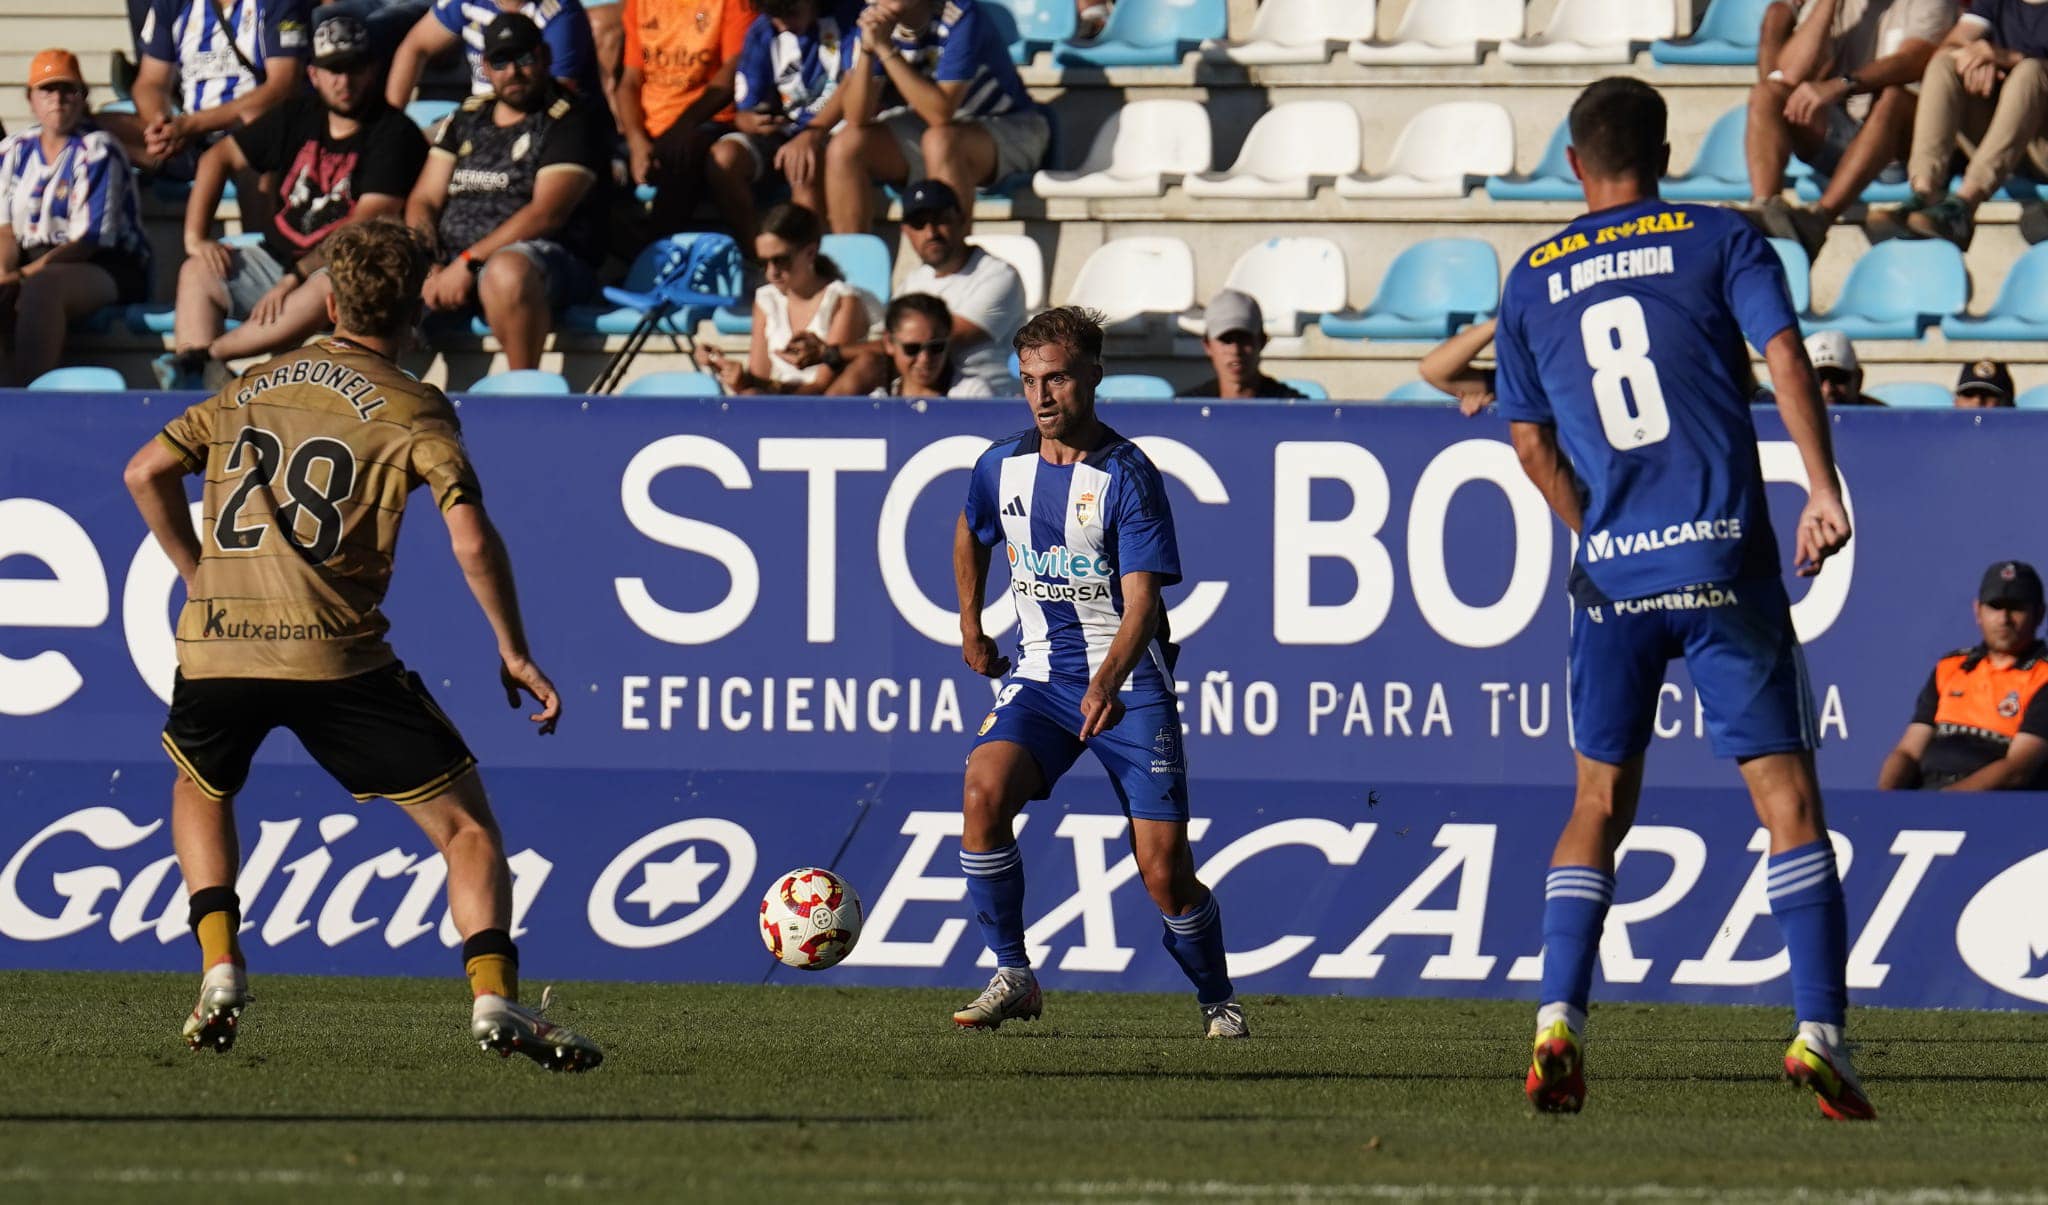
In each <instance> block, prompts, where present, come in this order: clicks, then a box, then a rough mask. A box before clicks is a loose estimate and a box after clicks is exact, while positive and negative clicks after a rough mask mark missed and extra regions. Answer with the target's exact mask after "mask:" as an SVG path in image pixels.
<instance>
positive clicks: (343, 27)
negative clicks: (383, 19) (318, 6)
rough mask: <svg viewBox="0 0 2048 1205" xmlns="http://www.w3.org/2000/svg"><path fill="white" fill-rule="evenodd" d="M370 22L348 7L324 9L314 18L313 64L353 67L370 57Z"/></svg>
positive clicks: (334, 68)
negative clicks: (339, 9) (344, 8)
mask: <svg viewBox="0 0 2048 1205" xmlns="http://www.w3.org/2000/svg"><path fill="white" fill-rule="evenodd" d="M370 57H371V56H370V26H369V24H368V23H367V22H365V21H364V20H363V19H362V18H361V17H359V16H357V15H356V14H355V13H352V12H349V11H347V10H341V11H332V10H331V8H330V9H323V10H322V12H321V15H319V16H317V17H315V18H314V21H313V65H314V66H315V67H318V68H320V69H321V70H323V71H353V70H354V69H355V68H357V67H360V66H362V65H363V64H364V63H367V62H369V61H370Z"/></svg>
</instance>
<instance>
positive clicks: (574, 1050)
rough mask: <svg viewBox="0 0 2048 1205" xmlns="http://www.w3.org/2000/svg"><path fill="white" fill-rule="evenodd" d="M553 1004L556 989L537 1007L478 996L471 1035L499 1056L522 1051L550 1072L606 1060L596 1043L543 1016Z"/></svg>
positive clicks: (471, 1014) (472, 1011) (543, 995)
mask: <svg viewBox="0 0 2048 1205" xmlns="http://www.w3.org/2000/svg"><path fill="white" fill-rule="evenodd" d="M552 1003H554V989H553V988H547V989H545V990H543V991H542V992H541V994H540V1007H539V1008H538V1009H532V1008H528V1007H526V1006H525V1005H524V1004H521V1003H519V1002H518V1001H516V1000H507V999H505V997H503V996H490V995H484V996H478V997H477V998H476V1003H475V1004H473V1005H471V1006H470V1012H469V1036H470V1037H472V1038H475V1039H476V1044H477V1045H478V1046H479V1047H481V1048H482V1049H484V1050H486V1051H491V1050H495V1051H497V1052H498V1057H499V1058H510V1057H511V1056H512V1055H514V1054H523V1055H525V1056H526V1057H527V1058H530V1059H532V1060H533V1061H534V1062H536V1063H539V1064H540V1065H541V1066H543V1067H546V1068H547V1069H548V1070H550V1071H588V1070H590V1069H591V1068H593V1067H595V1066H597V1065H598V1064H599V1063H602V1062H604V1051H603V1050H602V1049H600V1048H599V1047H598V1044H597V1043H596V1042H593V1041H591V1040H590V1039H589V1038H586V1037H584V1036H583V1035H582V1034H580V1033H577V1032H576V1031H575V1030H573V1029H571V1028H569V1027H568V1026H566V1025H561V1024H557V1023H556V1022H553V1021H550V1020H548V1019H547V1017H546V1016H544V1015H543V1014H545V1013H546V1012H547V1010H548V1006H549V1005H550V1004H552Z"/></svg>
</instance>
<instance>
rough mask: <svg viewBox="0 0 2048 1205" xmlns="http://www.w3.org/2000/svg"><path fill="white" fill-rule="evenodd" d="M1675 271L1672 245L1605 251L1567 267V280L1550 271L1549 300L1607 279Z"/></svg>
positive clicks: (1626, 278) (1629, 277)
mask: <svg viewBox="0 0 2048 1205" xmlns="http://www.w3.org/2000/svg"><path fill="white" fill-rule="evenodd" d="M1677 270H1678V267H1677V261H1676V259H1675V258H1674V257H1673V255H1672V253H1671V248H1669V247H1665V246H1657V247H1630V248H1629V249H1627V250H1625V251H1608V252H1605V253H1603V254H1600V255H1594V256H1590V257H1588V258H1586V259H1582V260H1580V261H1579V262H1578V263H1575V264H1573V265H1572V266H1571V268H1570V278H1571V279H1570V283H1569V284H1567V283H1566V279H1565V276H1566V274H1565V273H1563V272H1552V273H1551V274H1550V300H1552V301H1553V302H1556V301H1564V300H1566V299H1568V298H1570V297H1571V296H1572V295H1573V294H1576V293H1582V292H1584V291H1585V290H1587V289H1590V288H1592V287H1593V286H1594V285H1597V284H1604V283H1606V282H1607V281H1610V280H1633V279H1635V278H1636V277H1639V276H1669V275H1671V274H1672V273H1673V272H1676V271H1677Z"/></svg>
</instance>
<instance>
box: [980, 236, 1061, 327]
mask: <svg viewBox="0 0 2048 1205" xmlns="http://www.w3.org/2000/svg"><path fill="white" fill-rule="evenodd" d="M967 241H968V242H970V243H972V244H974V245H975V246H977V247H979V248H981V249H982V250H983V251H986V252H988V253H989V254H990V255H993V256H995V257H996V258H997V259H999V260H1002V261H1003V262H1004V263H1006V264H1008V265H1010V266H1011V267H1012V268H1015V269H1017V275H1019V276H1021V277H1023V278H1024V308H1025V309H1026V310H1028V311H1030V312H1032V313H1037V312H1038V311H1039V310H1041V309H1044V308H1045V251H1044V250H1043V249H1042V248H1040V247H1039V245H1038V240H1036V239H1034V238H1032V237H1031V236H1030V235H1028V234H971V235H969V236H967Z"/></svg>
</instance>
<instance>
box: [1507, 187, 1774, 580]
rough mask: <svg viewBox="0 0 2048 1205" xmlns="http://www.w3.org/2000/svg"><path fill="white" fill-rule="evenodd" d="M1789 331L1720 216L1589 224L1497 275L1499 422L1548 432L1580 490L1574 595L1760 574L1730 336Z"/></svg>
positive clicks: (1743, 376) (1637, 212) (1754, 503)
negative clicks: (1581, 522)
mask: <svg viewBox="0 0 2048 1205" xmlns="http://www.w3.org/2000/svg"><path fill="white" fill-rule="evenodd" d="M1797 321H1798V319H1797V317H1796V316H1795V315H1794V314H1793V312H1792V301H1791V297H1790V294H1789V293H1788V292H1787V290H1786V286H1785V271H1784V267H1783V266H1782V264H1781V263H1780V262H1779V260H1778V256H1777V253H1776V252H1775V251H1773V250H1772V249H1771V246H1770V244H1769V243H1768V242H1766V241H1765V240H1764V237H1763V236H1762V235H1761V234H1758V233H1757V231H1756V229H1755V228H1754V227H1753V226H1751V225H1750V224H1749V222H1748V221H1746V220H1745V219H1743V218H1742V217H1740V216H1738V215H1737V214H1735V213H1732V212H1730V211H1729V210H1725V209H1713V208H1708V207H1706V206H1701V205H1673V204H1667V203H1665V202H1663V201H1661V200H1657V199H1655V198H1652V199H1649V200H1645V201H1639V202H1636V203H1635V204H1632V205H1623V206H1617V207H1615V208H1613V209H1605V210H1601V211H1600V212H1598V213H1590V214H1587V215H1586V216H1584V217H1582V218H1580V219H1579V220H1578V221H1576V222H1573V223H1572V224H1571V225H1570V226H1567V227H1565V229H1564V230H1563V231H1561V232H1560V233H1559V234H1558V235H1557V236H1556V237H1554V238H1552V239H1550V240H1548V241H1546V242H1544V243H1541V244H1539V245H1538V246H1536V247H1535V248H1533V249H1532V250H1530V251H1529V252H1528V254H1526V255H1525V256H1523V258H1522V259H1521V260H1520V261H1519V262H1517V263H1516V264H1515V266H1514V268H1513V269H1512V270H1511V271H1509V273H1508V279H1507V284H1506V286H1505V287H1504V289H1503V291H1502V295H1501V304H1500V324H1499V327H1498V329H1497V333H1496V334H1495V336H1494V340H1495V347H1496V355H1497V358H1498V360H1499V365H1500V367H1499V372H1498V377H1499V379H1498V382H1497V384H1498V397H1499V407H1500V412H1501V413H1502V414H1503V415H1505V416H1506V417H1507V418H1508V419H1509V420H1511V421H1515V422H1530V423H1542V424H1545V425H1551V426H1555V427H1556V429H1557V438H1558V443H1559V444H1560V445H1561V446H1562V447H1563V449H1564V452H1565V455H1566V456H1568V457H1569V458H1570V460H1571V464H1572V469H1573V471H1574V472H1575V473H1576V474H1577V476H1578V478H1579V480H1580V482H1581V483H1582V488H1583V491H1584V495H1585V496H1584V498H1583V502H1584V507H1585V530H1584V538H1583V540H1582V541H1581V544H1580V548H1579V561H1578V564H1577V565H1575V566H1574V567H1573V575H1572V578H1573V580H1572V587H1573V593H1574V595H1575V596H1576V597H1578V598H1579V599H1580V600H1581V601H1583V602H1592V601H1598V600H1601V599H1613V600H1623V599H1636V598H1645V597H1648V596H1650V595H1654V594H1661V593H1663V592H1665V591H1668V590H1674V589H1678V588H1680V587H1684V586H1690V585H1699V584H1705V583H1714V582H1729V581H1735V580H1738V579H1742V578H1756V577H1764V576H1771V577H1775V576H1777V574H1778V572H1779V567H1778V550H1777V541H1776V538H1775V537H1774V536H1773V535H1772V534H1771V524H1770V515H1769V513H1768V511H1767V510H1766V508H1765V502H1764V481H1763V470H1762V468H1761V466H1760V465H1759V464H1758V461H1757V449H1756V428H1755V426H1754V425H1753V424H1752V423H1751V421H1750V416H1749V400H1750V397H1751V395H1752V394H1753V393H1754V392H1755V377H1754V374H1753V373H1752V372H1751V370H1750V364H1749V355H1748V352H1747V350H1746V349H1745V347H1744V341H1745V340H1747V342H1748V344H1749V345H1750V346H1752V347H1755V348H1756V349H1757V350H1758V351H1762V350H1763V347H1764V345H1765V344H1766V343H1768V342H1769V341H1770V340H1771V339H1772V337H1774V336H1776V335H1777V334H1779V333H1780V332H1781V331H1784V330H1786V329H1788V328H1790V327H1792V326H1793V325H1794V324H1795V323H1796V322H1797Z"/></svg>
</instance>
